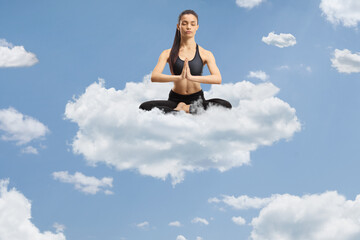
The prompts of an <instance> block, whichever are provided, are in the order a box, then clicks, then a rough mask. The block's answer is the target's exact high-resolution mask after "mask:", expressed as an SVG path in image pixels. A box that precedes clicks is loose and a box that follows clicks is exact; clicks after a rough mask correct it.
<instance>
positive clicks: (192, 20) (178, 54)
mask: <svg viewBox="0 0 360 240" xmlns="http://www.w3.org/2000/svg"><path fill="white" fill-rule="evenodd" d="M198 29H199V20H198V15H197V14H196V13H195V12H194V11H193V10H185V11H183V12H182V13H181V14H180V15H179V18H178V24H177V29H176V34H175V39H174V43H173V46H172V48H171V49H166V50H164V51H163V52H162V53H161V55H160V57H159V60H158V63H157V64H156V66H155V68H154V70H153V71H152V74H151V81H152V82H174V87H173V88H172V89H171V90H170V93H169V98H168V100H153V101H147V102H144V103H142V104H141V105H140V109H143V110H147V111H150V110H151V109H153V108H154V107H156V108H159V109H161V110H162V111H164V112H165V113H169V112H177V111H181V110H182V111H185V112H187V113H193V114H194V113H197V112H199V109H205V110H206V109H207V108H208V107H209V106H210V105H216V106H222V107H225V108H229V109H230V108H231V104H230V103H229V102H228V101H226V100H223V99H219V98H213V99H208V100H205V98H204V92H203V91H202V89H201V86H200V83H206V84H220V83H221V74H220V71H219V69H218V67H217V66H216V63H215V58H214V56H213V54H212V53H211V52H210V51H208V50H205V49H204V48H202V47H201V46H199V45H198V44H197V43H196V42H195V34H196V31H197V30H198ZM188 59H191V60H188ZM166 63H169V66H170V72H171V74H172V75H167V74H163V73H162V72H163V70H164V67H165V65H166ZM205 64H207V65H208V68H209V71H210V73H211V75H207V76H202V70H203V66H204V65H205Z"/></svg>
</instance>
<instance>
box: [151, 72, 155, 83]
mask: <svg viewBox="0 0 360 240" xmlns="http://www.w3.org/2000/svg"><path fill="white" fill-rule="evenodd" d="M150 79H151V82H156V76H155V74H153V73H152V74H151V78H150Z"/></svg>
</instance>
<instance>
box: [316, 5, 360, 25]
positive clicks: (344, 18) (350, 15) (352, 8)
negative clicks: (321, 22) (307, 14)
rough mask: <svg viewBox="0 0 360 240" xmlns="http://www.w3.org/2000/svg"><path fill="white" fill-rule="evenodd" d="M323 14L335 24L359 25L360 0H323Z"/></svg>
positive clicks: (321, 7) (321, 6)
mask: <svg viewBox="0 0 360 240" xmlns="http://www.w3.org/2000/svg"><path fill="white" fill-rule="evenodd" d="M319 7H320V9H321V11H322V15H325V16H326V19H327V20H328V21H329V22H331V23H332V24H334V25H338V24H340V23H342V24H343V25H344V26H345V27H357V25H358V23H359V22H360V5H359V0H346V1H344V0H321V3H320V6H319Z"/></svg>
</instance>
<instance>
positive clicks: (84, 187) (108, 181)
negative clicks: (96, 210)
mask: <svg viewBox="0 0 360 240" xmlns="http://www.w3.org/2000/svg"><path fill="white" fill-rule="evenodd" d="M52 175H53V177H54V179H55V180H59V181H60V182H64V183H71V184H74V186H75V189H77V190H79V191H81V192H84V193H87V194H96V193H97V192H99V191H103V192H104V193H105V194H113V192H112V191H110V190H108V189H107V188H112V182H113V178H110V177H104V178H102V179H97V178H96V177H88V176H85V175H84V174H82V173H80V172H76V173H75V174H73V175H71V174H69V173H68V172H67V171H60V172H53V173H52Z"/></svg>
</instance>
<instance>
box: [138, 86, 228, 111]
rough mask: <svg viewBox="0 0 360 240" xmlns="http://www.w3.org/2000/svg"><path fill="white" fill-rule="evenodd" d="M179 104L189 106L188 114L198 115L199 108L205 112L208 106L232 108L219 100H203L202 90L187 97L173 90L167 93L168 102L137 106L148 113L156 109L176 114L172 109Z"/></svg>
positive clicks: (146, 103)
mask: <svg viewBox="0 0 360 240" xmlns="http://www.w3.org/2000/svg"><path fill="white" fill-rule="evenodd" d="M180 102H184V103H186V104H189V105H190V110H189V112H190V113H192V114H196V113H198V109H199V108H202V109H205V110H206V109H207V108H208V107H209V106H210V105H215V106H222V107H225V108H229V109H231V107H232V106H231V104H230V103H229V102H228V101H226V100H223V99H220V98H212V99H209V100H205V98H204V92H203V90H200V91H199V92H196V93H193V94H189V95H182V94H178V93H176V92H174V91H173V90H171V91H170V93H169V98H168V100H154V101H147V102H144V103H142V104H141V105H140V106H139V108H140V109H142V110H146V111H150V110H151V109H153V108H154V107H156V108H159V109H160V110H162V111H163V112H164V113H170V112H178V111H176V110H174V108H176V106H177V105H178V104H179V103H180Z"/></svg>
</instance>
